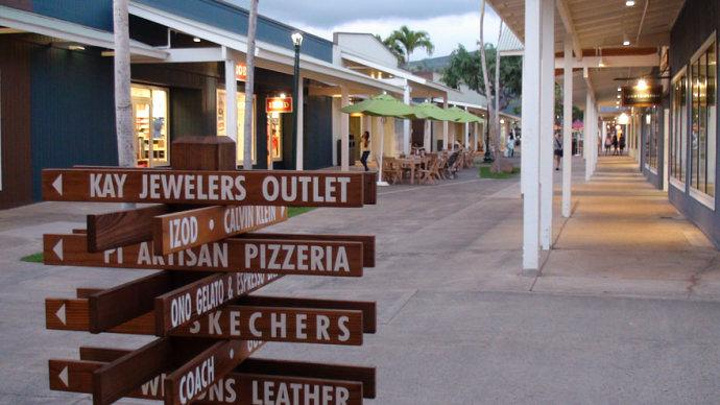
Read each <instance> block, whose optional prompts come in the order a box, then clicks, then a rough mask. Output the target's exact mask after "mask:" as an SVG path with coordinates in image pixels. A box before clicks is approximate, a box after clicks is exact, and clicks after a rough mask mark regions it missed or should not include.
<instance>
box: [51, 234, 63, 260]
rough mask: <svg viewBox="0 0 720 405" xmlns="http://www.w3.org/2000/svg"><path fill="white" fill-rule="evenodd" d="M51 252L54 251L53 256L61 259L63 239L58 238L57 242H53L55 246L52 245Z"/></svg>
mask: <svg viewBox="0 0 720 405" xmlns="http://www.w3.org/2000/svg"><path fill="white" fill-rule="evenodd" d="M53 252H55V256H57V257H58V259H60V261H63V240H62V239H60V240H59V241H58V243H56V244H55V247H53Z"/></svg>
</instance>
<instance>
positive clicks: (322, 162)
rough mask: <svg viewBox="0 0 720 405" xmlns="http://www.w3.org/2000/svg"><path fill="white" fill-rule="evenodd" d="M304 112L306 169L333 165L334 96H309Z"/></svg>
mask: <svg viewBox="0 0 720 405" xmlns="http://www.w3.org/2000/svg"><path fill="white" fill-rule="evenodd" d="M304 112H305V116H304V119H305V138H304V143H303V152H304V153H305V162H304V164H305V165H304V169H305V170H315V169H322V168H325V167H329V166H332V165H333V161H332V148H333V147H334V145H333V139H332V97H322V96H321V97H308V98H307V99H306V102H305V110H304Z"/></svg>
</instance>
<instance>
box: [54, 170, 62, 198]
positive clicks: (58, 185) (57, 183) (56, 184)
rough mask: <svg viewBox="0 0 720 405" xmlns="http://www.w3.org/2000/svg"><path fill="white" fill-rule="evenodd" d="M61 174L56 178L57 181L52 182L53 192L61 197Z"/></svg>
mask: <svg viewBox="0 0 720 405" xmlns="http://www.w3.org/2000/svg"><path fill="white" fill-rule="evenodd" d="M62 176H63V175H62V174H61V175H59V176H57V179H55V181H53V183H52V186H53V188H54V189H55V191H57V192H58V194H60V195H63V181H62Z"/></svg>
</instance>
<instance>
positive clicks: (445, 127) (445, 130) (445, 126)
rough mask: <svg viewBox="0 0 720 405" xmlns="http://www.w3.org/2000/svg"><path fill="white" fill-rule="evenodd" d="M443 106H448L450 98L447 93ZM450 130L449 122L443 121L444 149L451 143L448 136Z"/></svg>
mask: <svg viewBox="0 0 720 405" xmlns="http://www.w3.org/2000/svg"><path fill="white" fill-rule="evenodd" d="M443 108H444V109H447V108H448V99H447V95H446V96H445V97H443ZM449 130H450V127H449V124H448V122H447V121H443V145H444V146H443V150H448V149H449V145H450V139H449V138H448V132H449Z"/></svg>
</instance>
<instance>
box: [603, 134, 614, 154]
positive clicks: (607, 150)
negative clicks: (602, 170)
mask: <svg viewBox="0 0 720 405" xmlns="http://www.w3.org/2000/svg"><path fill="white" fill-rule="evenodd" d="M611 147H612V135H610V134H608V136H606V137H605V156H607V155H608V153H610V148H611Z"/></svg>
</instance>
